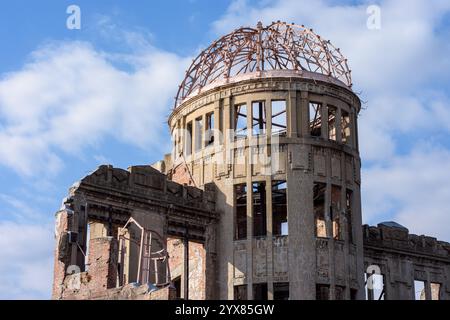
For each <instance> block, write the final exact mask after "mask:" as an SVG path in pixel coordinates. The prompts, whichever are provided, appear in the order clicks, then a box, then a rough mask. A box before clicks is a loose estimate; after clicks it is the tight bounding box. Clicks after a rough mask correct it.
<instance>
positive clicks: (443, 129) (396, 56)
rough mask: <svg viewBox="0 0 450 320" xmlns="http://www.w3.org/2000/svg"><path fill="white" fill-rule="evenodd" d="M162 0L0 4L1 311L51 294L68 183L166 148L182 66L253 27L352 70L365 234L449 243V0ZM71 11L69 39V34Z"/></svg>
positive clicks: (158, 154) (153, 156) (143, 161)
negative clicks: (313, 37)
mask: <svg viewBox="0 0 450 320" xmlns="http://www.w3.org/2000/svg"><path fill="white" fill-rule="evenodd" d="M93 2H95V4H94V3H93ZM166 2H168V1H166ZM157 3H158V4H157ZM162 3H163V2H162V1H158V2H157V1H154V3H153V2H152V3H150V1H146V0H135V1H129V2H125V1H119V0H111V1H106V0H105V1H87V0H72V1H65V0H60V1H51V0H41V1H35V2H32V3H30V1H25V0H16V1H14V2H12V1H10V2H8V3H7V4H6V3H2V9H1V10H0V40H1V43H2V45H1V48H2V50H0V247H1V248H2V254H1V256H0V299H14V298H23V299H30V298H38V299H48V298H49V297H50V287H51V279H52V269H53V265H52V263H53V262H52V251H53V247H54V239H53V226H54V213H55V211H56V210H57V209H58V208H59V206H60V202H61V199H62V198H63V197H64V196H65V194H66V193H67V189H68V188H69V187H70V185H71V184H72V183H73V182H75V181H76V180H78V179H80V178H81V177H83V176H84V175H85V174H87V173H88V172H89V171H91V170H93V169H95V167H96V166H98V165H100V164H106V163H108V164H113V165H114V166H117V167H123V168H126V167H128V166H129V165H135V164H148V163H152V162H154V161H156V160H159V159H160V157H161V155H162V154H163V153H166V152H168V151H170V144H169V143H170V141H169V136H168V133H167V128H166V118H167V116H168V114H169V112H170V108H171V106H172V104H173V97H174V96H175V94H176V90H177V86H178V84H179V82H180V80H181V79H182V76H183V72H184V71H185V69H186V68H187V67H188V65H189V63H190V61H191V60H192V58H194V57H195V56H196V54H198V53H199V50H201V49H202V48H204V47H206V46H208V44H209V43H210V42H212V41H213V40H214V39H215V38H217V37H219V36H220V35H223V34H225V33H227V32H229V31H231V30H233V29H234V28H237V27H239V26H243V25H250V26H254V25H256V23H257V21H259V20H261V21H262V22H263V23H264V24H268V23H270V22H271V21H276V20H282V21H287V22H295V23H298V24H304V25H306V26H308V27H310V28H313V29H314V30H315V31H316V32H317V33H318V34H320V35H321V36H322V37H324V38H326V39H330V40H331V41H332V43H333V44H334V45H335V46H336V47H339V48H341V51H342V52H343V54H344V55H345V56H346V57H347V58H348V60H349V64H350V66H351V69H352V75H353V83H354V90H355V92H357V93H358V94H359V95H360V97H361V99H362V100H363V101H364V110H363V111H362V112H361V114H360V120H359V121H360V122H359V129H360V147H361V156H362V158H363V172H362V176H363V220H364V222H365V223H369V224H376V223H377V222H380V221H385V220H395V221H397V222H399V223H401V224H403V225H405V226H407V227H408V228H409V229H410V232H413V233H417V234H429V235H433V236H436V237H438V238H439V239H441V240H446V241H450V209H449V207H448V200H449V199H450V184H449V183H448V182H449V181H450V139H449V137H450V103H449V102H450V101H449V100H450V84H449V83H450V82H449V80H450V41H448V40H449V39H450V2H449V1H445V0H442V1H439V0H424V1H411V0H404V1H399V0H384V1H336V0H335V1H331V0H330V1H325V0H321V1H320V0H319V1H302V0H278V1H267V0H261V1H244V0H237V1H231V2H227V1H214V6H213V7H212V6H211V3H212V2H211V1H207V0H190V1H171V2H170V3H164V4H162ZM71 4H76V5H78V6H79V7H80V8H81V30H68V29H67V28H66V19H67V18H68V14H67V13H66V9H67V7H68V6H69V5H71ZM374 4H375V5H378V6H379V8H380V13H381V24H380V28H378V29H373V28H368V27H367V20H368V18H369V14H368V13H367V8H368V7H369V6H370V5H374ZM162 141H163V142H162ZM161 142H162V143H161Z"/></svg>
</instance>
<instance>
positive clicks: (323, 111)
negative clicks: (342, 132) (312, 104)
mask: <svg viewBox="0 0 450 320" xmlns="http://www.w3.org/2000/svg"><path fill="white" fill-rule="evenodd" d="M320 108H321V110H320V112H321V117H322V123H321V127H322V128H321V131H322V132H321V134H322V138H323V139H324V140H325V141H328V104H327V103H326V102H323V103H322V105H321V106H320Z"/></svg>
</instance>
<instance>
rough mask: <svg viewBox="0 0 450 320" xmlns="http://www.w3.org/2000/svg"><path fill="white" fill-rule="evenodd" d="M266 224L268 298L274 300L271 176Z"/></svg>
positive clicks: (267, 195) (269, 178)
mask: <svg viewBox="0 0 450 320" xmlns="http://www.w3.org/2000/svg"><path fill="white" fill-rule="evenodd" d="M266 226H267V231H266V234H267V236H266V248H267V250H266V255H267V259H266V261H267V267H266V272H267V291H268V292H267V298H268V300H273V234H272V231H273V227H272V226H273V213H272V179H271V176H266Z"/></svg>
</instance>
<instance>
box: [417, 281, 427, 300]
mask: <svg viewBox="0 0 450 320" xmlns="http://www.w3.org/2000/svg"><path fill="white" fill-rule="evenodd" d="M414 298H415V300H426V299H427V298H426V294H425V281H421V280H414Z"/></svg>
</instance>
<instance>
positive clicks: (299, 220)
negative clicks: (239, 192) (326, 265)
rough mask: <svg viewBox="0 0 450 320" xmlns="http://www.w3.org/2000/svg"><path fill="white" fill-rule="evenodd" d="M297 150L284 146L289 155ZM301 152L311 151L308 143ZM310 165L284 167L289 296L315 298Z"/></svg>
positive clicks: (312, 180) (314, 255)
mask: <svg viewBox="0 0 450 320" xmlns="http://www.w3.org/2000/svg"><path fill="white" fill-rule="evenodd" d="M297 150H298V149H296V148H295V146H294V145H293V144H289V145H288V152H290V153H291V154H292V157H296V156H298V154H296V152H298V151H297ZM304 152H308V153H310V152H311V148H310V147H309V146H308V147H306V148H305V149H304ZM311 169H312V168H311V167H310V165H308V166H307V168H303V169H297V168H292V167H289V168H288V170H287V190H288V191H287V205H288V212H291V213H295V214H291V215H289V246H288V264H289V270H288V272H289V299H291V300H313V299H315V297H316V276H315V275H316V273H317V271H316V239H315V234H314V225H315V224H314V215H313V197H312V190H313V185H314V178H313V174H312V172H311Z"/></svg>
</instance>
